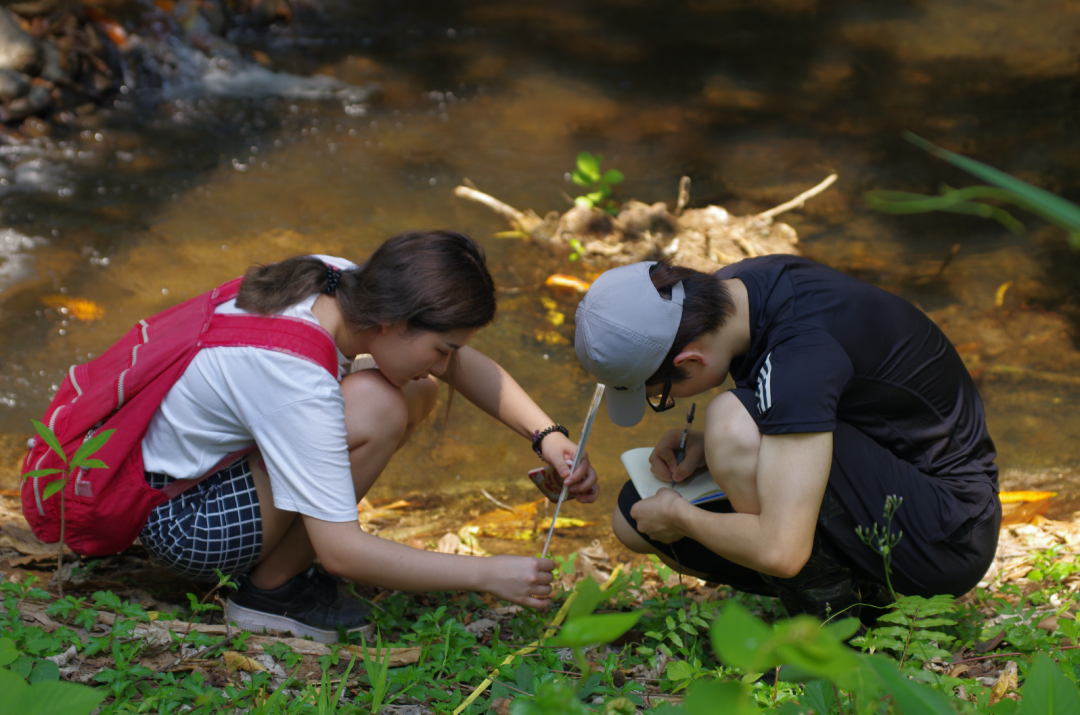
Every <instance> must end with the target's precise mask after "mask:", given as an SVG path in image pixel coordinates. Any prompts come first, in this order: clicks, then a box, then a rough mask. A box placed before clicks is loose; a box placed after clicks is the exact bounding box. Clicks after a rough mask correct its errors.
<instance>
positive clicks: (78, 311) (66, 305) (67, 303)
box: [42, 295, 105, 321]
mask: <svg viewBox="0 0 1080 715" xmlns="http://www.w3.org/2000/svg"><path fill="white" fill-rule="evenodd" d="M42 302H43V303H45V305H47V306H49V307H50V308H53V309H54V310H58V311H60V312H61V313H63V314H64V315H70V316H71V317H72V318H75V319H76V320H85V321H94V320H101V319H102V318H104V317H105V309H104V308H102V307H101V306H100V305H98V304H97V303H95V302H94V301H92V300H86V299H85V298H72V297H70V296H66V295H47V296H45V297H44V298H43V299H42Z"/></svg>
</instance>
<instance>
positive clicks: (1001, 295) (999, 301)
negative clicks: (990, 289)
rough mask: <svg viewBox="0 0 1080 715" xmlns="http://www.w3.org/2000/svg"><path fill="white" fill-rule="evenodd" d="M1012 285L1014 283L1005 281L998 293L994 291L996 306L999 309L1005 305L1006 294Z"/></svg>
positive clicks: (999, 287) (998, 288)
mask: <svg viewBox="0 0 1080 715" xmlns="http://www.w3.org/2000/svg"><path fill="white" fill-rule="evenodd" d="M1012 284H1013V282H1012V281H1005V282H1004V283H1002V284H1001V285H999V286H998V287H997V290H996V291H994V305H996V306H997V307H998V308H1000V307H1001V306H1002V305H1004V304H1005V292H1006V291H1008V290H1009V288H1010V287H1012Z"/></svg>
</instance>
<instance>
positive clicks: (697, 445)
mask: <svg viewBox="0 0 1080 715" xmlns="http://www.w3.org/2000/svg"><path fill="white" fill-rule="evenodd" d="M680 441H682V430H681V429H670V430H668V431H667V432H665V433H664V436H663V437H661V438H660V441H659V442H657V443H656V447H655V448H654V449H653V451H652V454H650V455H649V464H650V465H652V473H653V475H654V476H655V477H656V478H657V479H659V480H661V481H664V482H670V481H671V479H672V477H674V478H675V481H676V482H681V481H683V480H684V479H686V478H688V477H689V476H690V475H691V474H693V473H694V472H696V471H697V470H698V469H701V468H702V467H704V466H705V433H704V432H700V431H697V430H691V431H690V432H689V433H688V434H687V435H686V456H685V457H684V458H683V461H682V464H676V462H675V452H676V450H678V449H679V442H680Z"/></svg>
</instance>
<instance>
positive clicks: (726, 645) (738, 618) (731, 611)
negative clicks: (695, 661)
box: [709, 601, 772, 671]
mask: <svg viewBox="0 0 1080 715" xmlns="http://www.w3.org/2000/svg"><path fill="white" fill-rule="evenodd" d="M709 635H710V638H711V639H712V646H713V650H715V651H716V654H717V655H718V656H720V659H721V660H722V661H724V662H725V663H727V664H728V665H732V666H735V667H736V668H739V669H740V670H755V671H760V670H763V669H765V668H770V667H772V664H766V663H759V660H760V659H759V656H758V651H759V650H760V649H761V647H762V646H764V645H767V644H768V642H769V638H770V636H771V635H772V632H771V631H770V630H769V627H768V626H766V625H765V624H764V623H762V622H761V621H760V620H758V619H757V618H754V616H752V615H750V612H749V611H747V610H746V608H745V607H743V606H742V605H741V604H740V603H739V602H738V601H730V602H729V603H728V604H727V605H725V606H724V608H723V609H722V610H721V611H720V615H719V616H718V617H717V619H716V620H715V621H713V624H712V628H710V629H709Z"/></svg>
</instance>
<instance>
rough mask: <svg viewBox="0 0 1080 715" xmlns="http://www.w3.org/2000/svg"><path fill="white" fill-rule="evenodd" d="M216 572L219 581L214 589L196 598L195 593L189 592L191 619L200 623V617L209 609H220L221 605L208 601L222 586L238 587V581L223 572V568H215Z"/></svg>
mask: <svg viewBox="0 0 1080 715" xmlns="http://www.w3.org/2000/svg"><path fill="white" fill-rule="evenodd" d="M214 573H215V574H217V577H218V582H217V585H215V586H214V587H213V588H212V589H210V590H209V591H207V592H206V594H205V595H204V596H203V597H202V598H196V597H195V594H194V593H189V594H187V598H188V605H189V606H190V607H191V621H192V622H193V623H198V621H199V617H200V616H202V614H204V613H206V612H208V611H220V610H221V606H219V605H217V604H216V603H207V601H209V599H210V597H211V596H213V595H214V594H215V593H217V592H218V591H219V590H221V589H222V588H237V583H236V581H234V580H233V579H232V577H231V576H228V575H226V574H224V573H222V572H221V569H214Z"/></svg>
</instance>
